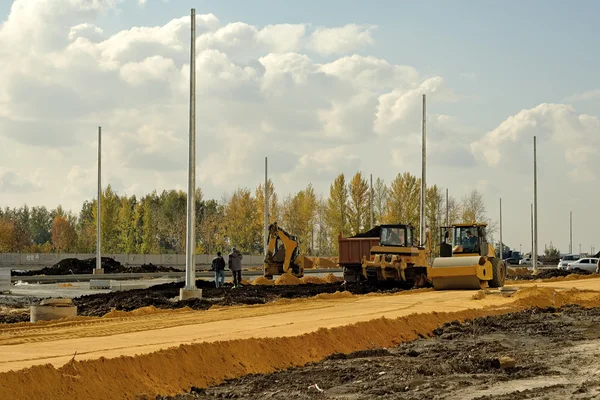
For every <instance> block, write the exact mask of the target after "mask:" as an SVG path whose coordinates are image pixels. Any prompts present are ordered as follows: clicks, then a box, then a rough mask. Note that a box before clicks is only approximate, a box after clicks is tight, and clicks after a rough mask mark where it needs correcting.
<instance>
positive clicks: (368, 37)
mask: <svg viewBox="0 0 600 400" xmlns="http://www.w3.org/2000/svg"><path fill="white" fill-rule="evenodd" d="M374 29H375V27H374V26H363V25H356V24H347V25H345V26H342V27H339V28H322V27H321V28H317V29H316V30H315V31H314V32H313V33H312V35H311V38H310V48H311V49H312V50H314V51H316V52H317V53H319V54H321V55H326V56H327V55H332V54H344V53H349V52H352V51H356V50H358V49H360V48H361V47H363V46H368V45H372V44H373V43H375V41H374V40H373V36H372V33H373V30H374Z"/></svg>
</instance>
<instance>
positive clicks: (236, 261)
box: [229, 246, 244, 288]
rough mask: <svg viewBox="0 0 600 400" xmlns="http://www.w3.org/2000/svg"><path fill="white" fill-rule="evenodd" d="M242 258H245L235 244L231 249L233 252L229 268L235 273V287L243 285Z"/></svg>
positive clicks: (230, 256) (230, 255)
mask: <svg viewBox="0 0 600 400" xmlns="http://www.w3.org/2000/svg"><path fill="white" fill-rule="evenodd" d="M242 258H244V256H243V255H242V253H240V252H239V251H238V249H236V248H235V246H234V247H233V248H232V249H231V253H229V269H230V270H231V273H232V274H233V287H234V288H239V287H241V286H242Z"/></svg>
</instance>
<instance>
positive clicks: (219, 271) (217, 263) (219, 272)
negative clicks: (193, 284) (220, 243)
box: [212, 251, 225, 288]
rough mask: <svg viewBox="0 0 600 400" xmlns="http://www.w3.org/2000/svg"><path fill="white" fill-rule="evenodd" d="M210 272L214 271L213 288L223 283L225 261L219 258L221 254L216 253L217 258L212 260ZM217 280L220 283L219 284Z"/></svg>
mask: <svg viewBox="0 0 600 400" xmlns="http://www.w3.org/2000/svg"><path fill="white" fill-rule="evenodd" d="M212 270H213V271H215V287H217V288H218V287H219V286H220V285H223V284H224V283H225V260H224V259H223V257H222V256H221V252H220V251H219V252H217V256H216V257H215V258H213V260H212ZM219 280H220V281H221V283H220V284H219Z"/></svg>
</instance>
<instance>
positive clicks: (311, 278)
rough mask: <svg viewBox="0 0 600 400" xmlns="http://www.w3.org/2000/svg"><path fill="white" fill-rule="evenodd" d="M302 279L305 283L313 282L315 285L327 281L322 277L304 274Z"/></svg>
mask: <svg viewBox="0 0 600 400" xmlns="http://www.w3.org/2000/svg"><path fill="white" fill-rule="evenodd" d="M300 281H302V283H304V284H306V283H312V284H315V285H322V284H324V283H325V281H324V280H323V279H322V278H319V277H317V276H303V277H302V278H300Z"/></svg>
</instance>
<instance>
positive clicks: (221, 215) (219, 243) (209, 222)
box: [196, 200, 227, 254]
mask: <svg viewBox="0 0 600 400" xmlns="http://www.w3.org/2000/svg"><path fill="white" fill-rule="evenodd" d="M198 225H199V228H200V229H199V235H198V237H197V238H196V239H197V241H198V248H197V250H203V251H202V252H205V253H207V254H215V253H216V252H217V251H226V250H227V249H226V248H225V247H226V246H225V245H226V243H225V236H226V230H225V207H224V206H223V205H222V204H220V203H219V202H218V201H216V200H208V201H206V202H203V203H202V216H201V218H200V221H199V224H198ZM198 252H199V253H201V252H200V251H198Z"/></svg>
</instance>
